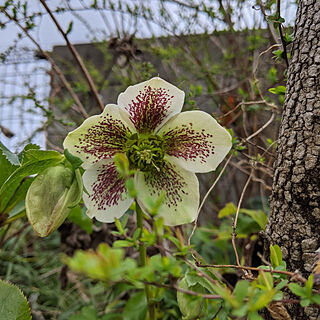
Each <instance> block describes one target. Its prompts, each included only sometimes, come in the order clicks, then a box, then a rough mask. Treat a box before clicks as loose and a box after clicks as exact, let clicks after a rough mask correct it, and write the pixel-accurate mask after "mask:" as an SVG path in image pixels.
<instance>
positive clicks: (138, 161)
mask: <svg viewBox="0 0 320 320" xmlns="http://www.w3.org/2000/svg"><path fill="white" fill-rule="evenodd" d="M126 155H127V157H128V159H129V163H130V166H131V167H132V168H134V169H139V170H141V171H143V172H150V171H155V170H156V171H158V172H159V171H160V169H161V167H162V165H163V157H164V151H163V139H161V138H160V137H159V136H156V135H147V136H146V135H141V136H139V135H138V134H136V133H135V134H133V135H132V136H131V137H130V138H129V139H128V142H127V148H126Z"/></svg>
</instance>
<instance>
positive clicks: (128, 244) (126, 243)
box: [113, 240, 134, 248]
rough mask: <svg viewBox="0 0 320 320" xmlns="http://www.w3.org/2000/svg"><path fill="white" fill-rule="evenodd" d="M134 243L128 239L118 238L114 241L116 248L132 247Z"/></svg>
mask: <svg viewBox="0 0 320 320" xmlns="http://www.w3.org/2000/svg"><path fill="white" fill-rule="evenodd" d="M133 245H134V243H133V242H132V241H128V240H117V241H115V242H114V243H113V247H114V248H128V247H132V246H133Z"/></svg>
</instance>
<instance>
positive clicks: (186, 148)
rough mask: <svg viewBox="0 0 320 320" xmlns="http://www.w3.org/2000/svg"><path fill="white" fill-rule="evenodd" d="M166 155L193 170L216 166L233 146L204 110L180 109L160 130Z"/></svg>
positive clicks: (185, 167) (198, 170) (228, 136)
mask: <svg viewBox="0 0 320 320" xmlns="http://www.w3.org/2000/svg"><path fill="white" fill-rule="evenodd" d="M158 134H159V135H160V136H162V137H164V139H165V141H166V142H165V149H166V154H167V156H166V157H167V159H169V160H170V161H171V162H175V163H177V164H178V165H179V166H181V167H182V168H184V169H186V170H189V171H192V172H209V171H212V170H215V169H216V168H217V166H218V165H219V164H220V162H221V161H222V160H223V159H224V158H225V156H226V155H227V154H228V152H229V151H230V149H231V146H232V139H231V136H230V134H229V133H228V131H227V130H226V129H224V128H223V127H222V126H220V125H219V124H218V122H217V121H216V120H215V119H213V118H212V117H211V116H210V115H209V114H208V113H205V112H203V111H187V112H182V113H180V114H178V115H176V116H175V117H173V118H171V119H170V120H169V121H168V122H167V123H166V124H165V125H164V126H163V127H162V128H161V129H160V131H159V133H158Z"/></svg>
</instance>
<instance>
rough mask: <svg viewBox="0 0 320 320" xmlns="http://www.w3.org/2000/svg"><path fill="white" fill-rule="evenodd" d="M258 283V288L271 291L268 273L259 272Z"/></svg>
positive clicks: (271, 280)
mask: <svg viewBox="0 0 320 320" xmlns="http://www.w3.org/2000/svg"><path fill="white" fill-rule="evenodd" d="M258 282H259V284H260V287H262V288H266V289H267V290H271V289H272V288H273V277H272V275H271V273H269V272H263V271H262V270H261V271H259V276H258Z"/></svg>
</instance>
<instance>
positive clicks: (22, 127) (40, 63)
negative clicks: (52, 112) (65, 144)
mask: <svg viewBox="0 0 320 320" xmlns="http://www.w3.org/2000/svg"><path fill="white" fill-rule="evenodd" d="M49 70H50V64H49V63H48V62H47V61H46V60H41V59H38V58H37V57H36V55H35V52H34V51H33V50H30V49H22V50H14V51H12V52H10V54H9V55H8V56H7V57H6V59H5V61H4V62H0V129H1V131H0V140H1V142H2V143H3V144H4V145H6V146H7V147H8V148H9V149H10V150H12V151H20V150H21V149H22V148H23V146H24V145H25V144H26V143H30V142H32V143H36V144H38V145H40V146H41V147H45V137H44V133H43V130H42V128H43V125H44V122H45V117H44V112H43V109H46V108H47V106H48V96H49V93H50V76H49V74H48V71H49ZM42 108H43V109H42Z"/></svg>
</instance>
